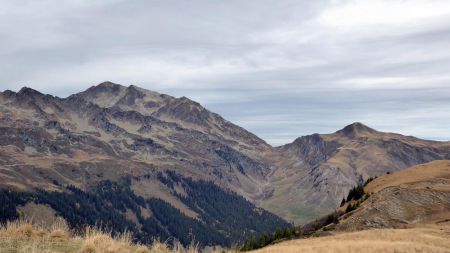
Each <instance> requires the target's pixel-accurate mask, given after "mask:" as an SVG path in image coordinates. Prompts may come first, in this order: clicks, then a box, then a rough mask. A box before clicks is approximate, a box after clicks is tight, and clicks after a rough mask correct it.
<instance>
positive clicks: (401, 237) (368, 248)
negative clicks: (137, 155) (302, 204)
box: [254, 224, 450, 253]
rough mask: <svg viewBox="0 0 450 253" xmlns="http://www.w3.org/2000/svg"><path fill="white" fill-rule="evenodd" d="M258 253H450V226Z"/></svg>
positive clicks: (295, 243) (343, 236)
mask: <svg viewBox="0 0 450 253" xmlns="http://www.w3.org/2000/svg"><path fill="white" fill-rule="evenodd" d="M254 252H255V253H272V252H273V253H278V252H283V253H290V252H292V253H294V252H302V253H309V252H311V253H312V252H314V253H317V252H327V253H328V252H329V253H352V252H364V253H382V252H383V253H384V252H386V253H389V252H399V253H400V252H405V253H406V252H429V253H441V252H442V253H444V252H450V225H449V224H446V225H440V226H430V227H420V228H412V229H375V230H365V231H359V232H351V233H340V234H336V235H332V236H326V237H318V238H308V239H298V240H292V241H286V242H283V243H279V244H276V245H272V246H269V247H266V248H263V249H260V250H256V251H254Z"/></svg>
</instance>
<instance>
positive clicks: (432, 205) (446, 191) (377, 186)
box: [337, 161, 450, 231]
mask: <svg viewBox="0 0 450 253" xmlns="http://www.w3.org/2000/svg"><path fill="white" fill-rule="evenodd" d="M365 191H366V192H369V193H372V195H371V196H370V197H369V198H368V199H367V200H366V201H364V202H363V203H362V204H361V207H360V208H358V209H357V210H355V211H353V212H352V213H350V215H348V216H347V217H346V218H345V219H343V220H342V221H341V223H340V224H339V225H338V226H337V230H345V231H349V230H360V229H368V228H402V227H411V226H416V225H418V224H440V223H445V222H448V221H450V161H434V162H431V163H427V164H424V165H419V166H414V167H412V168H409V169H406V170H403V171H400V172H397V173H393V174H389V175H384V176H381V177H379V178H377V179H375V180H374V181H372V182H371V183H369V184H368V185H367V186H366V187H365Z"/></svg>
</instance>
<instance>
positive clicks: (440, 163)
mask: <svg viewBox="0 0 450 253" xmlns="http://www.w3.org/2000/svg"><path fill="white" fill-rule="evenodd" d="M420 182H423V184H419V183H420ZM433 182H434V183H433ZM390 186H400V187H404V188H421V187H424V188H425V187H428V188H431V189H436V190H450V160H437V161H433V162H429V163H425V164H421V165H417V166H413V167H411V168H408V169H405V170H401V171H398V172H395V173H391V174H387V175H383V176H381V177H378V178H376V179H375V180H373V181H372V182H370V183H369V184H368V185H367V186H366V187H365V191H366V192H378V191H380V190H382V189H384V188H387V187H390Z"/></svg>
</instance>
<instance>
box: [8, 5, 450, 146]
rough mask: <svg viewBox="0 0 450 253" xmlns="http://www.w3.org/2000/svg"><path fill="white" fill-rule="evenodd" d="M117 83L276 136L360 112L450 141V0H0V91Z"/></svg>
mask: <svg viewBox="0 0 450 253" xmlns="http://www.w3.org/2000/svg"><path fill="white" fill-rule="evenodd" d="M105 80H110V81H113V82H116V83H121V84H124V85H130V84H134V85H138V86H141V87H144V88H147V89H151V90H155V91H158V92H162V93H168V94H171V95H174V96H187V97H190V98H191V99H193V100H196V101H198V102H200V103H201V104H203V105H204V106H206V107H207V108H208V109H210V110H212V111H215V112H217V113H219V114H221V115H222V116H224V117H225V118H227V119H228V120H230V121H232V122H234V123H236V124H238V125H241V126H243V127H245V128H247V129H248V130H250V131H252V132H254V133H255V134H257V135H258V136H260V137H261V138H263V139H265V140H266V141H267V142H269V143H271V144H273V145H280V144H284V143H287V142H291V141H292V140H294V139H295V138H296V137H298V136H301V135H306V134H311V133H315V132H319V133H329V132H334V131H336V130H338V129H340V128H342V127H344V126H345V125H346V124H349V123H351V122H355V121H359V122H363V123H365V124H367V125H369V126H371V127H374V128H376V129H379V130H383V131H393V132H399V133H402V134H406V135H414V136H417V137H421V138H427V139H435V140H450V1H448V0H442V1H439V0H423V1H420V0H410V1H408V0H386V1H383V0H361V1H350V0H349V1H332V0H330V1H321V0H314V1H310V0H305V1H300V0H292V1H290V0H272V1H264V0H254V1H252V0H240V1H234V0H227V1H223V0H220V1H218V0H208V1H206V0H205V1H201V0H192V1H184V0H179V1H177V0H161V1H158V0H142V1H138V0H127V1H120V0H105V1H93V0H85V1H82V0H80V1H75V0H73V1H62V0H55V1H50V0H40V1H34V0H33V1H24V0H11V1H7V0H6V1H5V0H0V90H5V89H11V90H18V89H20V87H21V86H25V85H26V86H29V87H33V88H35V89H37V90H40V91H42V92H45V93H50V94H53V95H58V96H61V97H65V96H68V95H70V94H72V93H75V92H78V91H81V90H84V89H86V88H88V87H90V86H92V85H95V84H97V83H100V82H102V81H105Z"/></svg>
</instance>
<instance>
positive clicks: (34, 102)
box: [0, 82, 450, 222]
mask: <svg viewBox="0 0 450 253" xmlns="http://www.w3.org/2000/svg"><path fill="white" fill-rule="evenodd" d="M449 147H450V145H449V143H444V142H432V141H424V140H419V139H416V138H414V137H405V136H401V135H397V134H391V133H381V132H378V131H376V130H374V129H371V128H369V127H366V126H364V125H362V124H360V123H355V124H352V125H349V126H347V127H345V128H344V129H342V130H340V131H337V132H336V133H333V134H325V135H319V134H314V135H311V136H305V137H300V138H298V139H297V140H295V141H294V142H293V143H291V144H288V145H285V146H282V147H277V148H274V147H271V146H270V145H268V144H267V143H265V142H264V141H263V140H261V139H260V138H258V137H257V136H255V135H253V134H252V133H250V132H248V131H246V130H245V129H243V128H241V127H239V126H236V125H234V124H232V123H231V122H228V121H227V120H225V119H223V118H222V117H220V116H219V115H217V114H215V113H213V112H210V111H208V110H207V109H205V108H203V107H202V106H201V105H200V104H198V103H197V102H194V101H192V100H189V99H188V98H185V97H182V98H174V97H171V96H168V95H164V94H159V93H156V92H152V91H148V90H144V89H141V88H139V87H136V86H129V87H125V86H122V85H118V84H114V83H111V82H105V83H102V84H99V85H97V86H93V87H91V88H89V89H88V90H86V91H84V92H81V93H78V94H74V95H72V96H70V97H68V98H58V97H53V96H50V95H44V94H41V93H39V92H38V91H35V90H33V89H30V88H23V89H22V90H20V91H19V92H12V91H5V92H3V93H1V94H0V186H1V187H8V188H14V189H18V190H25V191H30V190H32V189H34V188H36V187H37V188H43V189H46V190H60V189H61V187H63V186H64V185H69V184H70V185H74V186H76V187H78V188H81V189H86V190H88V189H89V188H90V187H92V186H94V185H96V184H97V183H98V182H100V181H103V180H113V181H116V180H119V179H122V178H124V177H136V178H141V177H147V178H148V179H149V180H144V181H140V182H139V185H137V184H138V183H137V182H132V184H134V185H131V188H132V189H135V190H136V191H137V189H151V194H150V195H148V196H145V197H158V198H161V199H164V200H166V201H167V202H169V203H171V204H173V205H174V206H178V207H179V208H180V210H182V211H183V212H185V213H186V214H189V210H183V205H182V203H181V202H180V201H179V199H178V197H177V196H175V195H173V194H172V193H171V191H170V189H167V187H164V186H161V185H159V184H158V183H157V182H156V181H154V180H152V178H157V176H156V175H157V174H158V172H163V171H168V170H173V171H176V172H177V173H179V174H181V175H183V176H185V177H192V178H193V179H196V180H197V179H204V180H207V181H212V182H214V183H215V184H217V185H218V186H220V187H222V188H224V189H229V190H232V191H235V192H237V193H238V194H240V195H242V196H244V197H245V198H247V199H249V200H250V201H252V202H253V203H256V204H257V205H259V206H261V207H264V208H266V209H268V210H270V211H273V212H275V213H276V214H278V215H281V216H282V217H284V218H286V219H288V220H293V221H296V222H302V221H306V220H308V219H312V218H314V217H317V216H318V215H321V214H323V213H326V212H329V211H330V210H332V209H334V208H335V207H336V206H337V204H338V203H340V200H341V199H342V197H343V196H344V195H346V194H347V192H348V190H349V189H350V188H351V187H352V186H354V185H356V184H357V183H359V182H362V180H364V179H366V178H367V177H369V176H375V175H381V174H384V173H386V172H387V171H396V170H400V169H403V168H406V167H409V166H411V165H415V164H419V163H424V162H428V161H432V160H436V159H444V158H449V156H450V155H449V154H450V151H449V150H450V148H449ZM147 192H148V191H147Z"/></svg>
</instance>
